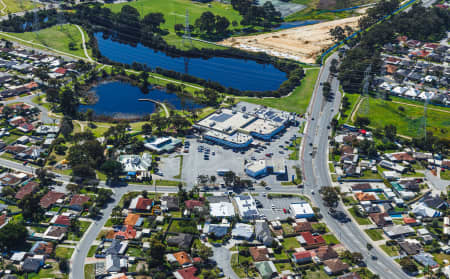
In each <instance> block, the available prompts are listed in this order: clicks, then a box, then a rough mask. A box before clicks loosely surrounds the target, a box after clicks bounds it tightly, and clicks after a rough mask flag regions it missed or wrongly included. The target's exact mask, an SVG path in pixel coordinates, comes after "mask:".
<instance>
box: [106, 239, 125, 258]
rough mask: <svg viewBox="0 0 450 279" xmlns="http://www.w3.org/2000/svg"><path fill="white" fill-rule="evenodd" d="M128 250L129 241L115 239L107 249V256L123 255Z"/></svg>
mask: <svg viewBox="0 0 450 279" xmlns="http://www.w3.org/2000/svg"><path fill="white" fill-rule="evenodd" d="M127 248H128V241H121V240H119V239H113V240H112V242H111V245H110V246H109V247H108V248H106V251H105V254H106V255H123V254H124V253H125V251H126V250H127Z"/></svg>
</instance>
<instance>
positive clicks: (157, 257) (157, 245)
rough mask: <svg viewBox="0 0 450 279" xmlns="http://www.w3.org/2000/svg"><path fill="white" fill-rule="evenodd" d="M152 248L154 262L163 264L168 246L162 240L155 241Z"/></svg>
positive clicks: (151, 253) (151, 254)
mask: <svg viewBox="0 0 450 279" xmlns="http://www.w3.org/2000/svg"><path fill="white" fill-rule="evenodd" d="M150 247H151V248H150V256H151V258H152V259H153V260H154V261H156V262H159V263H161V262H162V261H163V258H164V252H165V250H166V246H165V245H164V244H163V243H162V242H161V241H160V240H157V239H153V241H152V242H151V245H150Z"/></svg>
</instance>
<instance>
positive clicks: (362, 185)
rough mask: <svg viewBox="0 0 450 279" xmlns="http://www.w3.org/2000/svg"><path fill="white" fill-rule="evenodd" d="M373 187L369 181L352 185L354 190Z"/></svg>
mask: <svg viewBox="0 0 450 279" xmlns="http://www.w3.org/2000/svg"><path fill="white" fill-rule="evenodd" d="M370 189H372V186H370V184H369V183H359V184H355V185H353V186H352V190H353V191H363V190H370Z"/></svg>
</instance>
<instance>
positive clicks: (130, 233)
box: [114, 225, 136, 239]
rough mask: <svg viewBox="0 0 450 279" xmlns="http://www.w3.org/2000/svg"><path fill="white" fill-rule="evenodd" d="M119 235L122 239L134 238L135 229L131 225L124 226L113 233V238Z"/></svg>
mask: <svg viewBox="0 0 450 279" xmlns="http://www.w3.org/2000/svg"><path fill="white" fill-rule="evenodd" d="M116 237H120V238H123V239H135V238H136V230H135V229H134V228H133V226H128V225H127V226H125V229H124V230H121V231H118V232H116V233H115V234H114V238H116Z"/></svg>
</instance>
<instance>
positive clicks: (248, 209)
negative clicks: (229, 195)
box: [234, 195, 259, 221]
mask: <svg viewBox="0 0 450 279" xmlns="http://www.w3.org/2000/svg"><path fill="white" fill-rule="evenodd" d="M234 200H235V202H236V205H237V208H238V212H239V216H240V217H241V219H243V220H247V221H248V220H254V219H256V218H258V216H259V213H258V209H257V208H256V203H255V200H254V199H253V198H252V196H247V195H241V196H236V197H235V198H234Z"/></svg>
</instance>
